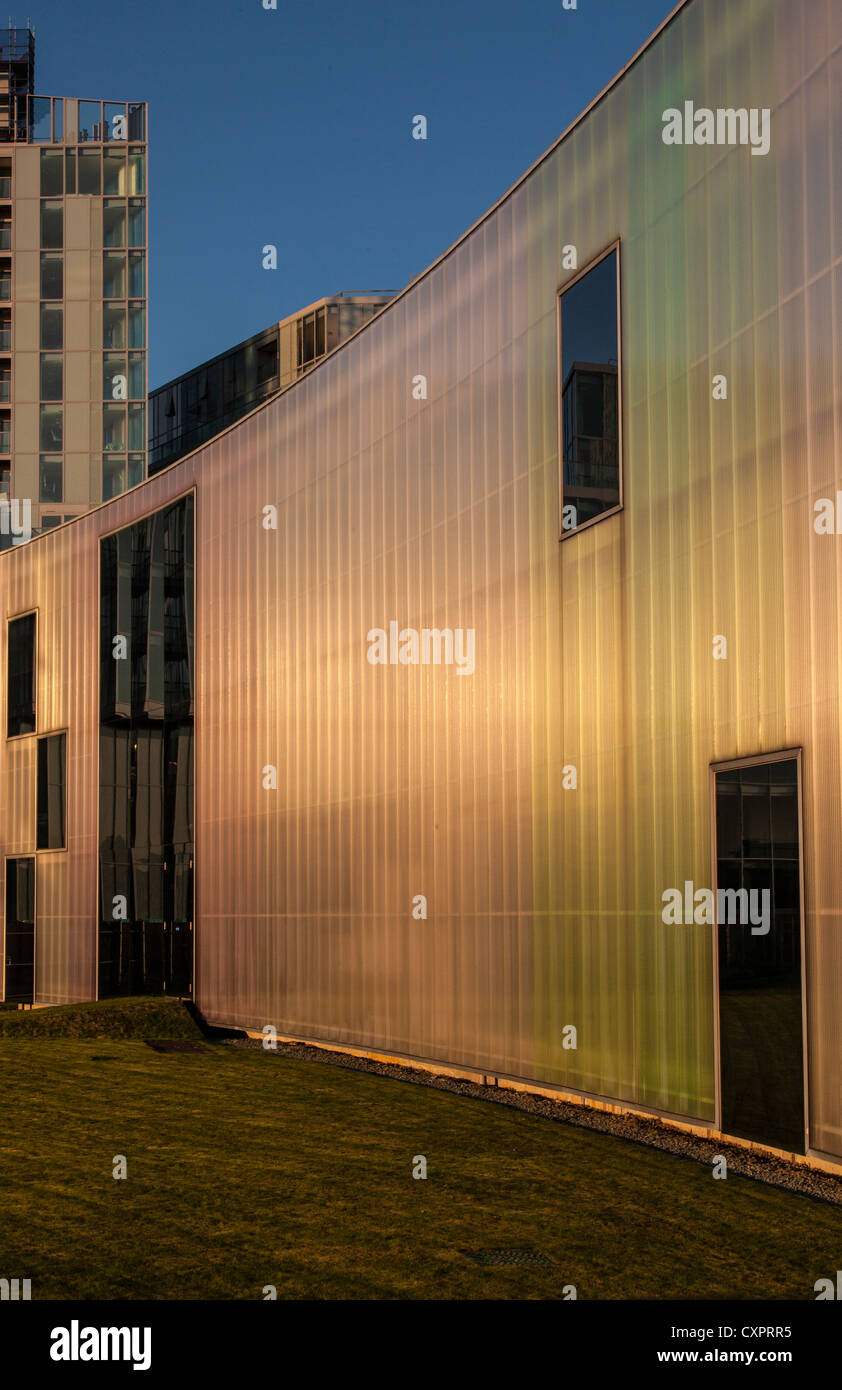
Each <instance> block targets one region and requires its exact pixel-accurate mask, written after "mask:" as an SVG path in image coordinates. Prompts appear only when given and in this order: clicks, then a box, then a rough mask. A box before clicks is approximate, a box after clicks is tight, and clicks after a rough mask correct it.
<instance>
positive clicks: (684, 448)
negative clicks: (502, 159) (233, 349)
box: [0, 0, 842, 1157]
mask: <svg viewBox="0 0 842 1390" xmlns="http://www.w3.org/2000/svg"><path fill="white" fill-rule="evenodd" d="M836 8H837V7H835V6H833V5H827V6H825V5H819V4H817V5H815V6H814V7H810V6H793V5H791V4H789V3H787V0H749V3H746V4H743V5H741V6H739V7H734V6H731V7H723V6H721V5H720V4H718V3H715V0H692V2H691V3H690V4H688V5H687V6H685V7H684V8H683V9H682V10H681V11H680V12H679V13H678V14H677V16H676V17H675V18H674V20H673V21H672V22H671V23H670V24H669V25H668V26H667V27H666V28H665V29H664V31H663V32H662V33H661V34H660V36H659V37H658V38H657V39H656V40H655V41H654V42H653V43H652V44H651V45H650V47H649V48H647V49H646V50H645V51H644V53H643V54H642V55H641V56H640V58H639V59H638V60H637V61H636V62H635V63H634V64H633V65H632V66H631V67H630V68H629V69H628V70H627V71H626V72H625V73H624V74H623V76H622V77H621V78H620V79H619V80H618V81H617V83H616V84H615V85H614V86H613V87H612V88H611V89H610V90H609V91H608V92H607V94H606V95H605V96H604V97H603V98H602V99H601V100H600V101H599V103H598V104H597V105H596V106H595V107H594V108H593V109H592V110H591V111H590V112H589V113H588V114H587V116H586V117H585V118H584V119H583V120H582V121H581V122H579V123H578V124H577V125H576V126H575V127H574V128H573V129H572V131H571V132H570V133H569V134H568V135H567V137H566V138H565V139H564V140H563V141H562V142H561V143H560V144H559V145H557V146H556V147H555V148H554V149H553V150H552V151H551V152H550V154H549V155H548V156H547V157H546V158H545V159H544V160H543V161H541V162H540V164H539V165H538V166H537V167H536V168H535V170H534V171H532V172H531V173H530V174H529V176H528V177H526V178H525V180H523V181H522V182H521V183H520V184H519V185H518V186H517V187H516V188H515V189H514V190H513V191H512V193H511V194H510V195H509V196H507V197H506V198H505V199H504V200H503V201H502V202H501V203H500V204H499V205H498V206H497V207H496V208H495V209H494V210H492V212H491V213H490V214H489V215H488V216H487V217H486V218H485V219H484V220H483V221H482V222H481V223H480V224H479V225H478V226H477V227H476V228H474V229H473V230H472V231H471V232H470V233H469V234H468V235H467V236H466V237H465V238H464V239H463V240H462V241H461V242H460V243H458V245H457V246H456V247H455V248H454V249H453V250H452V251H451V252H450V253H448V255H447V256H445V257H444V258H442V260H441V261H439V262H438V263H437V264H436V265H434V266H433V267H432V268H431V270H430V271H429V272H427V273H426V274H425V275H424V276H423V277H421V278H420V279H419V280H417V281H416V282H414V283H413V285H412V286H411V287H410V288H409V289H408V290H407V291H405V292H404V293H403V294H402V295H401V296H399V297H398V298H397V300H395V301H394V302H393V303H392V304H391V305H390V306H389V307H388V308H387V309H386V310H384V311H383V312H382V313H381V314H380V315H379V316H378V317H377V318H376V320H375V321H374V322H373V323H371V324H370V325H369V326H368V327H366V328H365V329H364V330H363V331H362V332H361V333H359V334H358V335H357V336H356V337H355V338H353V339H352V340H351V341H349V342H348V343H347V344H346V345H345V346H344V347H342V348H341V349H340V350H339V351H338V352H336V353H335V354H334V355H332V356H331V357H329V358H328V359H327V360H326V361H325V362H324V363H322V364H321V365H320V366H318V367H317V368H315V369H314V370H313V371H312V372H311V373H310V374H309V375H308V376H307V377H306V378H305V379H303V380H302V381H300V382H298V383H297V384H296V385H294V386H293V387H291V388H290V389H289V390H288V391H286V392H284V393H283V394H282V395H281V396H279V397H277V398H276V399H275V400H273V401H272V402H270V403H269V404H268V405H266V406H265V407H263V408H262V409H260V410H258V411H257V412H256V413H255V414H253V415H252V416H250V417H249V418H248V419H246V420H245V421H243V422H241V423H240V424H238V425H237V426H236V427H235V428H233V429H232V430H231V431H229V432H228V433H227V434H225V435H223V436H221V437H219V438H218V439H217V440H216V441H215V442H213V443H211V444H209V445H208V446H207V447H206V448H205V449H204V450H202V451H201V452H200V453H198V454H196V455H193V456H191V457H189V458H188V459H186V460H184V461H183V462H181V463H179V464H177V465H175V466H174V467H173V468H171V469H169V470H167V471H166V472H164V473H161V474H159V475H158V476H157V477H156V478H154V479H152V480H151V481H150V482H149V483H147V484H145V485H144V486H143V487H141V488H138V489H135V490H134V491H133V492H131V493H129V494H128V495H127V496H126V497H125V498H121V499H119V500H118V501H117V502H115V503H112V504H109V506H107V507H105V508H102V509H100V510H99V511H98V512H96V513H94V514H92V515H91V516H90V517H87V518H85V519H83V520H82V521H79V522H76V523H74V524H73V525H72V526H71V527H69V528H64V529H62V530H61V531H60V532H58V533H56V534H55V535H52V536H48V537H44V538H42V539H39V540H37V541H35V542H33V543H32V545H31V546H29V547H25V548H24V550H23V551H22V552H21V553H19V554H15V555H11V556H9V555H3V556H0V579H2V582H3V585H4V590H3V592H4V594H6V596H7V598H6V601H7V611H8V612H9V613H14V612H20V611H23V609H22V607H21V605H24V606H26V605H28V604H32V603H38V604H39V605H40V606H41V607H42V608H43V610H44V612H45V614H46V617H43V616H42V617H40V618H39V622H41V623H42V624H43V623H44V622H45V621H46V623H47V627H46V629H45V631H46V632H47V634H48V637H47V640H48V642H49V643H55V644H56V651H58V652H60V653H62V655H61V656H60V657H59V656H55V657H54V656H52V655H48V654H47V653H45V651H44V648H43V641H42V642H41V643H40V644H39V662H41V663H42V664H43V663H46V664H49V663H50V662H55V663H56V664H55V665H54V667H52V668H51V669H52V671H53V675H52V676H50V678H49V681H50V683H48V684H47V689H48V690H49V692H50V693H49V696H48V698H49V699H50V700H52V701H53V711H52V717H53V718H54V719H55V720H56V721H57V723H59V724H63V725H69V727H70V729H71V734H70V742H69V745H68V765H69V773H68V776H69V783H70V803H69V807H68V824H69V826H70V834H71V838H72V839H73V841H74V842H73V844H72V845H71V849H70V852H69V853H68V855H67V856H65V863H64V867H63V868H61V867H57V861H58V856H54V859H53V860H51V861H50V864H49V866H46V862H45V861H44V860H42V859H40V858H39V869H38V883H37V887H38V893H39V895H40V898H39V901H40V902H44V901H47V902H49V903H50V911H51V913H52V914H53V915H52V917H51V919H50V926H49V929H48V938H47V945H46V946H45V947H44V953H43V955H42V954H41V953H40V951H41V948H40V947H39V957H38V970H37V988H38V991H39V997H40V998H42V999H52V998H59V997H62V998H67V997H73V998H80V997H85V995H86V992H89V991H90V988H91V983H92V981H93V972H94V953H95V938H96V923H95V916H96V906H95V891H96V859H95V853H94V850H95V844H96V780H95V779H96V746H95V730H96V715H97V695H96V691H95V688H94V685H93V682H94V680H95V674H94V673H95V672H96V660H97V634H96V631H95V630H94V629H93V627H92V624H91V614H90V611H89V608H88V603H89V600H90V601H92V602H93V601H95V598H92V597H91V596H95V594H96V563H97V562H96V545H95V537H96V536H97V535H98V534H101V533H102V532H103V531H105V530H109V529H116V527H117V526H122V525H125V524H127V523H128V522H129V521H131V520H133V519H135V518H136V517H137V516H140V515H142V514H143V513H144V512H145V511H148V510H151V509H152V508H153V507H155V506H159V505H161V504H162V503H163V502H164V501H166V500H169V499H170V498H172V497H175V496H178V495H179V494H180V493H182V492H184V491H185V490H186V489H188V488H190V487H193V486H194V485H195V487H196V634H195V642H196V711H195V736H196V998H197V1002H198V1004H199V1006H200V1008H201V1009H202V1010H203V1012H204V1013H205V1014H206V1016H207V1017H208V1018H209V1019H210V1020H211V1021H215V1022H219V1023H227V1024H232V1025H236V1026H241V1027H248V1028H262V1027H263V1026H264V1025H266V1024H270V1023H271V1024H274V1025H276V1026H277V1028H278V1029H279V1031H282V1032H285V1033H289V1034H295V1035H299V1036H304V1037H311V1038H316V1039H321V1040H323V1041H331V1042H337V1043H343V1044H348V1045H357V1046H362V1047H367V1048H372V1049H377V1050H384V1051H387V1050H388V1051H392V1052H396V1053H401V1054H407V1055H411V1056H415V1057H419V1058H425V1059H432V1060H435V1061H439V1062H442V1063H445V1064H446V1063H451V1064H453V1065H462V1066H470V1067H477V1068H479V1069H481V1070H484V1071H489V1072H498V1073H503V1074H508V1075H511V1076H514V1077H519V1078H523V1079H528V1080H532V1081H535V1082H538V1083H544V1084H552V1085H557V1086H562V1087H569V1088H571V1089H576V1090H580V1091H584V1092H588V1093H591V1094H595V1095H601V1096H604V1097H609V1098H613V1099H616V1100H619V1101H625V1102H634V1103H636V1104H638V1105H645V1106H649V1107H653V1108H656V1109H659V1110H662V1111H666V1112H669V1113H672V1114H675V1115H678V1116H683V1117H685V1118H688V1119H695V1120H698V1121H700V1122H708V1123H711V1124H713V1123H714V1122H715V1121H716V1117H717V1109H716V1105H717V1081H716V1077H717V1057H716V1045H715V1038H716V1013H715V1003H716V1000H715V986H714V980H715V975H714V950H713V944H714V943H713V929H712V928H711V927H709V926H704V925H690V926H682V927H675V926H667V925H665V924H664V922H663V921H662V916H661V907H662V893H663V891H664V890H665V889H666V888H668V887H674V886H677V887H681V886H682V885H683V884H684V882H685V881H686V880H692V881H694V882H695V884H696V885H699V886H702V885H710V883H711V807H710V772H709V768H710V764H711V763H713V762H718V761H721V760H725V759H730V758H738V757H742V756H749V755H755V754H762V753H765V752H770V753H771V752H774V751H776V750H779V749H784V748H801V749H802V750H803V756H802V775H803V817H804V822H803V881H804V901H805V910H806V911H805V935H806V963H805V973H806V980H807V1034H806V1036H807V1052H808V1080H809V1086H808V1092H809V1116H810V1146H811V1147H812V1149H813V1150H814V1151H818V1152H822V1153H825V1154H829V1155H836V1156H839V1157H842V1094H840V1089H839V1084H838V1078H839V1075H840V1063H842V1028H840V1021H839V1020H840V1014H839V1007H838V1000H839V997H840V990H842V935H840V925H842V921H841V920H840V903H839V856H838V845H839V843H840V791H842V787H841V786H840V755H839V748H840V727H839V707H838V673H839V670H840V664H841V663H842V639H841V638H840V628H839V622H838V616H839V593H840V550H839V541H838V540H837V539H836V538H834V537H832V536H818V535H816V533H815V531H814V529H813V524H812V523H813V515H814V512H813V507H814V502H815V500H816V499H817V498H819V497H830V498H833V497H835V489H836V487H837V486H839V487H842V483H840V481H839V479H840V459H839V440H840V431H842V417H840V403H839V393H838V382H839V380H840V361H839V353H840V349H839V346H838V344H839V341H840V334H839V323H840V322H842V317H840V316H842V205H840V203H839V197H838V190H839V187H840V186H842V180H840V164H839V159H840V151H841V150H842V143H841V142H840V138H839V129H840V114H841V113H842V49H840V45H842V21H840V19H839V17H838V16H837V15H836V13H835V11H836ZM808 11H809V12H810V13H809V14H808ZM685 100H693V101H694V102H695V104H696V106H697V107H698V106H702V105H705V106H709V107H712V108H716V107H733V106H745V107H758V108H763V107H769V108H771V110H772V118H771V149H770V152H769V154H768V155H765V156H763V157H757V158H755V157H752V155H751V152H750V150H749V149H747V148H746V147H738V148H733V149H732V148H728V147H726V148H721V147H696V146H689V147H687V148H676V147H670V146H666V145H664V143H663V141H662V139H661V132H662V120H661V113H662V111H663V110H664V109H665V108H667V107H677V108H682V107H683V104H684V102H685ZM808 156H809V157H808ZM834 180H835V181H834ZM617 239H619V244H620V266H621V280H622V291H621V324H622V363H623V367H622V378H623V395H622V402H623V406H622V410H623V456H624V509H623V510H622V511H620V512H618V513H616V514H615V515H613V516H609V517H607V518H606V519H604V520H601V521H599V522H598V524H595V525H593V526H591V527H590V528H588V529H586V530H584V531H582V532H581V533H580V534H577V535H575V536H572V537H570V538H568V539H566V540H565V541H564V542H563V543H561V544H560V543H559V530H558V399H559V366H558V350H557V294H558V291H559V289H560V288H561V287H562V286H563V285H564V283H565V281H566V280H567V279H568V278H571V277H572V276H573V274H574V273H575V272H574V271H572V270H564V269H563V268H562V266H563V248H564V247H565V246H569V245H575V247H576V248H577V253H578V266H579V267H580V268H581V267H584V266H586V265H587V263H588V262H589V261H590V260H591V259H592V258H593V257H594V256H596V255H598V254H599V253H600V252H601V251H603V250H604V249H605V248H606V247H607V246H609V245H610V244H611V243H612V242H614V241H615V240H617ZM717 374H724V375H725V376H726V377H727V381H728V398H727V400H726V401H715V400H714V399H713V396H712V381H713V377H714V376H715V375H717ZM419 375H424V376H425V377H426V378H427V384H428V394H427V398H426V399H415V398H414V396H413V381H414V379H415V378H417V377H418V376H419ZM834 383H837V386H836V394H835V395H834ZM267 509H270V510H267ZM271 509H275V511H272V510H271ZM273 523H274V524H273ZM391 621H396V622H397V623H398V624H399V627H400V628H402V629H403V628H414V629H418V630H420V629H423V628H439V629H441V628H451V629H460V628H461V629H474V630H475V633H476V655H475V670H474V672H473V674H471V675H467V674H464V675H460V674H459V673H458V671H457V669H456V667H455V666H434V665H429V666H423V665H418V666H403V665H400V664H398V665H371V664H370V663H369V662H368V660H367V652H368V648H369V643H368V641H367V634H368V632H369V631H370V630H371V629H373V628H383V629H387V630H388V628H389V623H390V622H391ZM718 635H721V636H725V637H726V638H727V643H728V647H727V652H728V655H727V660H714V659H713V654H712V652H713V643H714V639H715V638H716V637H717V636H718ZM88 670H89V671H90V672H91V683H90V688H89V682H88V680H87V676H85V677H80V674H79V673H80V672H83V671H84V672H86V671H88ZM39 678H40V679H41V680H42V682H45V683H46V682H47V670H46V665H43V667H42V670H41V673H40V676H39ZM39 729H40V725H39ZM12 749H14V750H15V751H10V750H12ZM17 749H20V750H21V751H17ZM26 756H27V754H26V752H25V742H24V741H21V742H20V743H19V745H17V746H15V745H6V746H5V747H4V749H3V753H2V757H3V763H2V765H0V772H2V773H3V774H4V775H3V776H2V777H0V784H1V785H2V788H3V793H2V794H3V796H4V798H5V803H4V805H3V806H2V807H0V811H2V815H3V825H4V827H9V831H8V832H7V833H10V834H11V835H12V838H13V839H14V837H15V835H17V839H15V840H14V842H15V844H17V845H18V846H19V845H20V843H21V835H20V833H19V832H17V831H16V830H15V827H16V826H19V825H21V824H23V822H24V820H25V818H26V816H27V815H28V812H26V809H25V807H26V795H28V792H27V791H26V788H27V787H28V786H29V784H30V781H31V779H28V774H27V772H26V769H25V767H23V766H22V764H23V763H24V762H25V759H26ZM571 765H573V766H575V767H576V769H577V787H576V789H575V790H572V789H571V790H565V789H564V785H563V783H564V780H565V777H564V773H563V769H564V768H566V767H569V766H571ZM271 767H274V768H275V769H277V786H276V788H275V789H267V788H266V786H265V785H264V783H265V782H266V781H267V780H268V781H270V782H271V771H267V769H270V768H271ZM4 852H5V853H7V854H8V853H12V852H18V850H14V851H13V850H10V849H8V848H6V849H5V850H4ZM21 852H22V851H21ZM42 866H43V867H42ZM417 895H424V896H425V897H426V899H427V904H428V916H427V918H426V920H416V919H415V918H414V917H413V904H414V900H415V899H416V898H417ZM39 912H40V909H39ZM39 924H40V916H39ZM39 941H40V937H39ZM571 1024H572V1025H575V1027H576V1029H577V1032H578V1047H577V1048H576V1049H575V1050H567V1049H565V1047H564V1046H563V1040H564V1036H563V1030H564V1029H565V1027H566V1026H567V1025H571Z"/></svg>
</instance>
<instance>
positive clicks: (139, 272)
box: [129, 251, 146, 298]
mask: <svg viewBox="0 0 842 1390" xmlns="http://www.w3.org/2000/svg"><path fill="white" fill-rule="evenodd" d="M145 294H146V257H145V255H144V254H143V252H142V251H130V252H129V297H130V298H135V297H136V296H140V297H142V296H143V295H145Z"/></svg>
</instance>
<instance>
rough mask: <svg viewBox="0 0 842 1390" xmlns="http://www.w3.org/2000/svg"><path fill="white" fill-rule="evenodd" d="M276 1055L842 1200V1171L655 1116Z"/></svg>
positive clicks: (345, 1056) (377, 1065)
mask: <svg viewBox="0 0 842 1390" xmlns="http://www.w3.org/2000/svg"><path fill="white" fill-rule="evenodd" d="M220 1043H221V1045H222V1046H224V1047H247V1048H257V1049H258V1051H261V1052H262V1051H264V1050H265V1051H266V1055H267V1056H270V1057H271V1056H272V1052H271V1050H270V1049H264V1047H263V1043H262V1042H261V1041H260V1039H258V1038H244V1037H243V1038H222V1039H220ZM274 1055H275V1056H276V1057H281V1058H294V1059H296V1060H298V1061H305V1062H323V1063H325V1064H327V1065H328V1066H334V1067H345V1068H346V1070H348V1071H365V1072H371V1073H372V1074H373V1075H375V1076H388V1077H391V1079H392V1080H393V1081H407V1082H409V1084H410V1085H413V1086H428V1087H432V1088H433V1089H434V1090H437V1091H450V1092H451V1093H452V1094H454V1095H459V1096H469V1097H471V1098H472V1099H474V1100H484V1101H491V1102H492V1104H494V1105H507V1106H509V1107H510V1108H511V1109H513V1110H525V1111H526V1112H527V1113H528V1114H530V1115H543V1116H544V1117H545V1118H546V1119H548V1120H556V1121H557V1122H560V1123H561V1124H567V1125H574V1126H575V1127H576V1128H577V1129H595V1130H599V1131H601V1132H602V1133H603V1134H614V1135H616V1136H617V1137H618V1138H620V1139H627V1140H629V1141H630V1142H631V1143H633V1144H644V1145H646V1146H647V1147H648V1148H652V1149H663V1150H664V1152H665V1153H671V1154H676V1155H677V1156H678V1157H680V1158H687V1159H690V1160H691V1161H692V1162H694V1163H701V1164H703V1165H704V1166H705V1167H708V1168H710V1167H712V1166H713V1161H714V1159H715V1158H716V1157H717V1155H719V1154H722V1155H724V1157H725V1158H726V1159H727V1162H728V1172H729V1174H730V1173H739V1174H740V1176H741V1177H745V1178H752V1179H754V1180H755V1181H756V1182H763V1183H766V1184H768V1185H769V1186H771V1187H781V1188H784V1189H785V1190H786V1191H788V1192H800V1193H802V1195H804V1196H807V1197H813V1198H816V1199H817V1200H818V1201H820V1202H830V1203H831V1204H832V1205H834V1206H842V1177H836V1176H834V1174H832V1173H824V1172H821V1171H820V1170H818V1169H815V1168H808V1167H806V1166H805V1165H803V1164H798V1163H788V1162H786V1161H785V1160H784V1159H780V1158H773V1157H771V1156H770V1155H768V1154H760V1153H754V1152H752V1151H751V1150H749V1149H744V1148H741V1147H740V1146H739V1145H737V1144H729V1143H727V1142H726V1141H724V1140H721V1139H703V1138H699V1137H698V1136H697V1135H695V1134H687V1133H685V1132H684V1131H683V1130H679V1129H672V1128H670V1127H669V1126H668V1125H666V1124H663V1123H662V1122H661V1121H660V1120H658V1119H657V1118H655V1117H654V1116H653V1117H649V1116H646V1117H643V1116H640V1115H628V1114H620V1115H615V1114H612V1113H611V1112H610V1111H608V1110H597V1109H595V1108H594V1107H592V1106H589V1105H574V1104H571V1102H570V1101H566V1100H550V1099H549V1097H547V1096H538V1095H531V1094H530V1093H529V1092H526V1091H510V1090H507V1089H506V1088H504V1087H499V1086H483V1085H480V1084H479V1083H478V1082H475V1081H460V1080H459V1079H458V1078H457V1077H454V1076H437V1075H436V1074H435V1073H434V1072H424V1071H416V1070H415V1068H413V1067H406V1066H402V1065H401V1064H400V1062H394V1063H393V1062H373V1061H369V1059H368V1058H367V1057H354V1056H352V1055H351V1054H349V1053H347V1052H331V1051H329V1050H327V1049H325V1048H321V1047H310V1046H308V1044H307V1043H288V1042H281V1041H280V1040H279V1041H278V1042H277V1043H276V1050H275V1054H274Z"/></svg>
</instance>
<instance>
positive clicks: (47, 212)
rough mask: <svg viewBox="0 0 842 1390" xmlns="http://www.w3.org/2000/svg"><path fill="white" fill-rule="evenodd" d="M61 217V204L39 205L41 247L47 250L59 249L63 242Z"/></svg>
mask: <svg viewBox="0 0 842 1390" xmlns="http://www.w3.org/2000/svg"><path fill="white" fill-rule="evenodd" d="M63 221H64V219H63V215H62V204H61V203H42V204H41V245H42V246H43V247H48V248H52V249H55V248H59V249H60V248H61V246H62V243H63V241H64V235H63Z"/></svg>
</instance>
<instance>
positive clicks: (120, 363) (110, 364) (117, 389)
mask: <svg viewBox="0 0 842 1390" xmlns="http://www.w3.org/2000/svg"><path fill="white" fill-rule="evenodd" d="M121 378H122V380H121ZM127 387H128V378H127V376H126V357H125V354H123V356H122V357H113V356H111V354H106V356H105V357H103V359H102V399H103V400H104V401H119V400H125V399H126V390H127Z"/></svg>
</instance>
